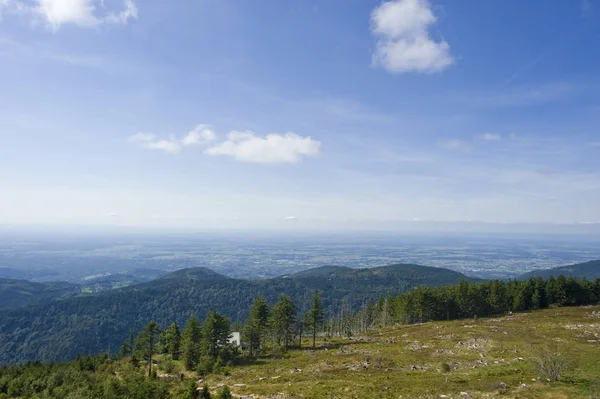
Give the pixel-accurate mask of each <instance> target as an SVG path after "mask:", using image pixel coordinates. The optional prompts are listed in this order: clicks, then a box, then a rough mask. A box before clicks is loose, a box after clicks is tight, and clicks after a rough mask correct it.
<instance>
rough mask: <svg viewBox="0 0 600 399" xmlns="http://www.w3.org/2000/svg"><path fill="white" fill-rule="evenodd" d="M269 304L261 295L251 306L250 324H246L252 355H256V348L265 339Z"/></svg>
mask: <svg viewBox="0 0 600 399" xmlns="http://www.w3.org/2000/svg"><path fill="white" fill-rule="evenodd" d="M269 315H270V310H269V305H268V303H267V300H266V299H265V297H264V296H262V295H261V296H259V297H258V298H256V299H255V300H254V303H253V304H252V307H251V308H250V314H249V317H248V324H247V325H246V329H245V335H246V337H247V339H248V342H249V346H250V357H253V355H254V349H255V348H259V347H260V346H261V344H262V343H263V340H264V335H265V333H266V331H267V328H268V327H269Z"/></svg>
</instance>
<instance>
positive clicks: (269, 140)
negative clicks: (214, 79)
mask: <svg viewBox="0 0 600 399" xmlns="http://www.w3.org/2000/svg"><path fill="white" fill-rule="evenodd" d="M216 140H217V134H216V133H215V132H214V131H213V130H212V128H211V127H210V126H208V125H198V126H196V128H195V129H194V130H192V131H190V132H188V133H187V135H185V136H184V137H182V138H178V137H176V136H175V135H170V136H168V137H166V138H165V137H159V136H157V135H156V134H154V133H144V132H141V133H137V134H134V135H133V136H130V137H129V139H128V141H129V142H130V143H132V144H135V145H137V146H139V147H140V148H144V149H146V150H158V151H164V152H167V153H170V154H178V153H179V152H181V151H182V150H183V149H184V147H192V146H203V147H205V150H204V154H206V155H210V156H227V157H231V158H234V159H235V160H237V161H241V162H251V163H263V164H277V163H296V162H299V161H300V160H301V159H302V158H304V157H310V156H315V155H317V154H319V152H320V149H321V142H319V141H316V140H313V139H312V138H310V137H302V136H299V135H297V134H296V133H285V134H278V133H271V134H267V135H266V136H264V137H261V136H258V135H257V134H256V133H254V132H253V131H231V132H229V133H228V134H227V136H226V138H225V140H223V141H221V142H219V143H215V141H216Z"/></svg>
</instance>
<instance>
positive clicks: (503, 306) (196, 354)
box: [121, 276, 600, 375]
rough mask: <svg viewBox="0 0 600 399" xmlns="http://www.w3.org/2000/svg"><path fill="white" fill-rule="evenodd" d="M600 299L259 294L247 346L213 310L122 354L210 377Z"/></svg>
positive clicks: (150, 335) (554, 289)
mask: <svg viewBox="0 0 600 399" xmlns="http://www.w3.org/2000/svg"><path fill="white" fill-rule="evenodd" d="M599 301H600V279H597V280H595V281H588V280H585V279H575V278H572V277H564V276H560V277H558V278H554V277H550V278H548V279H546V280H544V279H543V278H541V277H535V278H531V279H529V280H526V281H520V280H509V281H502V280H491V281H486V282H483V283H472V282H467V281H462V282H460V283H458V284H454V285H447V286H442V287H426V286H419V287H417V288H415V289H412V290H411V291H409V292H406V293H404V294H400V295H397V296H385V297H383V298H381V299H380V300H378V301H370V302H368V303H365V305H364V306H363V307H362V308H361V309H360V310H358V311H353V309H352V307H351V306H350V304H349V303H347V302H345V301H344V300H342V303H341V304H340V306H338V307H337V309H339V310H337V311H336V312H329V314H326V311H325V309H324V305H323V300H322V298H321V294H320V293H319V291H315V292H314V293H313V296H312V303H311V307H310V309H309V310H308V311H307V312H305V313H304V314H300V313H299V312H298V307H297V306H296V304H295V303H294V302H293V301H292V299H291V298H290V297H289V296H287V295H283V294H282V295H280V297H279V299H278V301H277V302H276V303H274V304H273V305H272V306H271V305H269V303H268V302H267V300H266V299H265V297H264V296H259V297H258V298H256V299H255V300H254V302H253V304H252V305H251V307H250V309H248V317H247V320H246V322H245V324H244V325H243V326H239V328H240V332H241V333H242V341H243V343H244V344H243V346H242V348H236V347H233V346H232V345H230V344H229V337H230V336H231V332H232V324H231V322H230V321H229V319H227V318H226V317H224V316H222V315H220V314H219V313H218V312H216V311H214V310H213V311H211V312H210V313H209V314H208V316H207V317H206V319H205V320H204V322H203V323H202V324H201V323H200V321H199V320H198V319H197V318H196V317H195V316H191V317H190V318H189V320H188V322H187V325H186V327H185V329H183V331H180V328H179V326H178V325H177V323H175V322H174V323H172V324H171V325H170V326H169V327H168V328H167V329H165V330H164V331H161V330H159V329H158V325H157V324H156V323H154V322H151V323H150V324H148V325H147V326H146V328H145V329H144V330H143V331H141V332H140V333H139V334H138V336H137V338H136V339H134V338H133V332H131V333H130V337H129V339H128V340H127V341H126V342H125V343H123V345H122V347H121V356H123V357H124V356H131V358H132V361H133V362H140V361H143V362H145V364H147V365H148V373H149V374H150V373H151V372H152V356H153V355H154V354H170V355H171V358H179V357H181V360H182V361H183V364H184V365H185V368H186V369H187V370H196V371H197V372H198V373H199V374H200V375H204V374H206V373H209V372H211V371H213V370H221V369H223V368H226V367H228V366H231V365H233V364H236V362H239V361H240V358H241V353H242V349H244V350H246V352H247V357H246V359H253V358H256V357H258V356H260V355H261V353H263V352H264V351H265V350H268V351H273V350H283V351H285V350H288V349H290V348H292V347H293V348H297V347H300V346H301V344H302V340H303V338H310V342H311V346H312V347H313V348H315V347H316V341H317V337H324V338H329V337H334V336H350V335H353V334H360V333H362V332H365V331H367V330H370V329H375V328H378V327H385V326H389V325H392V324H412V323H422V322H428V321H435V320H454V319H462V318H477V317H487V316H492V315H499V314H505V313H508V312H519V311H527V310H537V309H544V308H548V307H551V306H578V305H587V304H595V303H598V302H599Z"/></svg>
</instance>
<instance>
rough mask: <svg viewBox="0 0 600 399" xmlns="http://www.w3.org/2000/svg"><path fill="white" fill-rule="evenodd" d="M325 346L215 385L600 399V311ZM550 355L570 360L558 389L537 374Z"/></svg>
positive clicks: (273, 393) (279, 391)
mask: <svg viewBox="0 0 600 399" xmlns="http://www.w3.org/2000/svg"><path fill="white" fill-rule="evenodd" d="M304 344H305V345H306V346H308V345H309V343H308V341H305V342H304ZM319 345H320V347H319V348H318V349H317V350H316V351H313V350H310V349H308V348H307V349H305V350H295V351H291V352H289V353H288V354H286V355H284V356H283V358H281V357H279V358H277V359H275V358H268V359H260V360H258V361H257V363H256V364H253V365H250V366H243V367H233V368H232V369H231V370H230V373H229V375H228V376H223V375H210V376H208V377H207V379H206V382H207V383H208V384H209V386H210V387H211V389H212V390H214V391H215V392H216V391H217V389H219V387H220V386H222V384H224V385H228V386H229V387H231V389H232V391H233V392H234V394H236V396H242V397H243V396H246V395H247V396H250V397H254V398H256V399H258V398H271V399H284V398H290V399H291V398H339V399H349V398H357V399H358V398H496V397H502V398H555V399H560V398H595V397H600V306H594V307H591V306H589V307H579V308H556V309H548V310H543V311H536V312H530V313H519V314H514V315H507V316H504V317H497V318H487V319H479V320H459V321H451V322H432V323H424V324H419V325H410V326H397V327H389V328H384V329H381V330H377V331H373V332H371V333H369V334H365V335H364V336H360V337H352V338H348V339H335V340H332V341H331V342H329V343H327V342H325V343H324V342H321V341H319ZM544 349H551V350H552V351H558V352H559V353H560V354H561V355H562V356H564V358H565V360H566V365H565V366H564V367H563V369H564V371H563V373H561V376H560V378H559V381H558V382H549V381H548V380H547V379H546V378H544V377H541V375H540V372H539V371H538V369H537V366H536V364H537V362H536V360H535V359H536V358H538V357H539V356H540V353H542V351H544ZM251 395H253V396H251Z"/></svg>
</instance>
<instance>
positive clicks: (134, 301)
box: [0, 265, 473, 364]
mask: <svg viewBox="0 0 600 399" xmlns="http://www.w3.org/2000/svg"><path fill="white" fill-rule="evenodd" d="M461 280H467V281H473V279H469V278H467V277H465V276H464V275H463V274H461V273H457V272H453V271H450V270H447V269H441V268H432V267H423V266H416V265H393V266H387V267H378V268H373V269H348V268H343V267H326V268H318V269H313V270H308V271H305V272H302V273H298V274H295V275H290V276H283V277H279V278H275V279H270V280H260V281H248V280H238V279H231V278H227V277H224V276H222V275H219V274H217V273H215V272H213V271H211V270H209V269H205V268H192V269H184V270H179V271H177V272H174V273H170V274H167V275H165V276H163V277H161V278H159V279H157V280H154V281H151V282H148V283H144V284H138V285H133V286H129V287H125V288H121V289H116V290H110V291H104V292H100V293H97V294H93V295H86V296H80V297H74V298H70V299H66V300H62V301H56V302H52V303H48V304H44V305H40V306H30V307H27V308H20V309H14V310H10V311H3V312H0V364H3V363H14V362H21V361H25V360H42V361H51V360H66V359H72V358H74V357H75V356H76V355H77V354H96V353H99V352H102V351H106V350H110V351H116V350H117V349H118V348H119V346H120V344H121V343H122V342H123V341H124V340H125V338H126V337H127V335H128V332H129V330H130V329H131V328H133V329H135V330H136V331H139V330H140V329H141V328H142V327H143V326H144V325H146V324H147V323H148V322H149V321H150V320H155V321H157V322H158V323H159V325H160V326H161V327H166V325H167V323H171V322H172V321H177V322H178V323H180V324H181V325H183V324H185V321H186V320H187V318H188V317H189V316H190V314H192V313H194V314H196V315H198V317H200V318H204V317H205V316H206V314H207V313H208V311H209V310H210V309H215V310H217V311H218V312H220V313H222V314H223V315H226V316H228V317H230V318H232V319H233V320H234V321H235V320H241V319H243V318H244V317H245V316H246V314H247V311H248V308H249V307H250V305H251V303H252V301H253V300H254V299H255V298H256V297H257V296H259V295H264V296H265V297H266V298H267V300H268V301H270V302H271V303H273V302H275V300H276V298H277V297H278V296H279V294H281V293H284V294H287V295H289V296H290V297H291V298H292V299H293V300H294V302H295V303H296V304H297V305H298V307H299V309H298V310H299V311H302V312H303V311H305V310H306V309H307V308H308V306H309V304H310V299H311V297H312V293H313V291H314V290H319V291H321V294H322V296H323V299H324V305H325V308H326V309H327V310H328V311H336V310H338V309H339V308H340V307H341V306H346V307H348V308H353V309H355V310H356V309H358V308H359V307H361V306H362V305H364V304H365V303H366V302H368V301H369V300H376V299H379V298H380V297H382V296H384V295H386V294H391V295H394V294H399V293H402V292H405V291H407V290H410V289H412V288H414V287H416V286H418V285H426V286H439V285H443V284H454V283H457V282H459V281H461Z"/></svg>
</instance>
